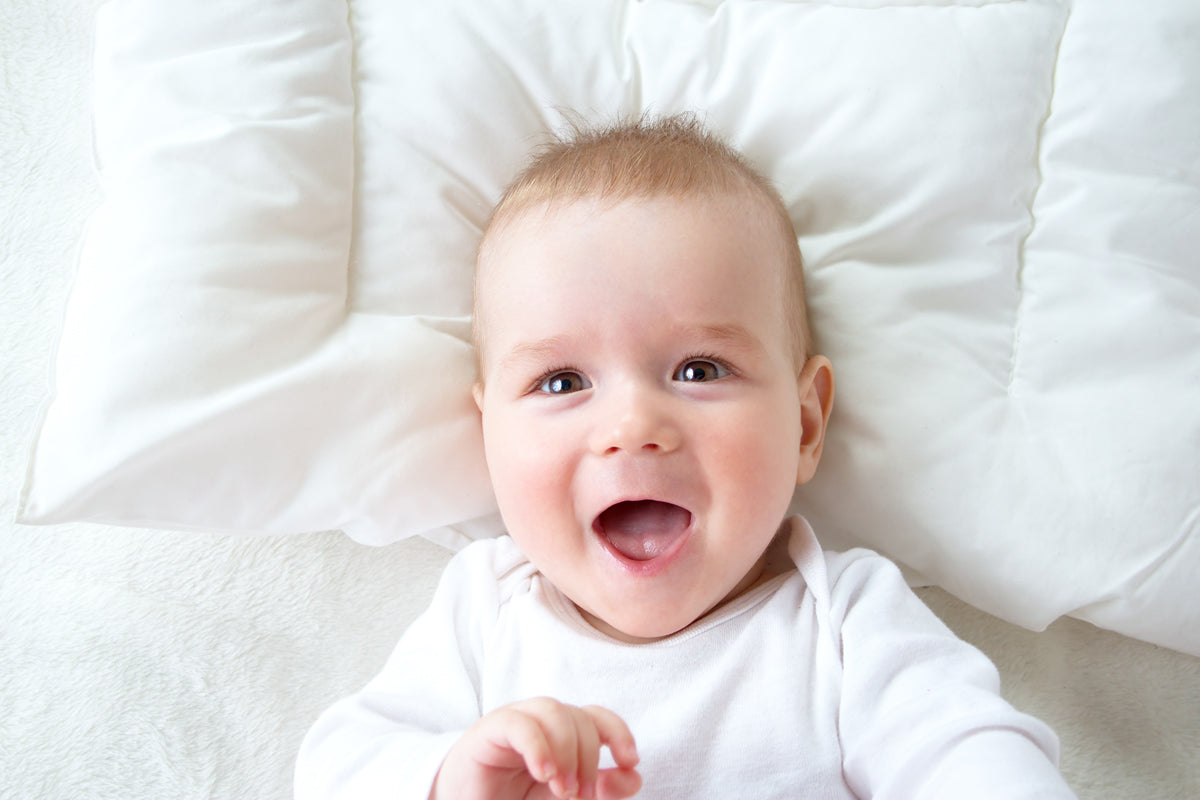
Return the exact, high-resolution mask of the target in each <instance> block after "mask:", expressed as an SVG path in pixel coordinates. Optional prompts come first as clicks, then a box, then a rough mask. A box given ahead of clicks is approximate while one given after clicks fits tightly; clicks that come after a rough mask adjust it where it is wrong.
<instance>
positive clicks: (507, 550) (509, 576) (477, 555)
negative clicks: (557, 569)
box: [442, 535, 536, 603]
mask: <svg viewBox="0 0 1200 800" xmlns="http://www.w3.org/2000/svg"><path fill="white" fill-rule="evenodd" d="M535 572H536V569H535V568H534V566H533V565H532V564H531V563H530V562H529V559H528V558H526V556H525V554H524V553H522V552H521V550H520V549H519V548H518V547H517V545H516V542H514V541H513V540H512V537H510V536H507V535H505V536H497V537H495V538H489V539H480V540H478V541H475V542H472V543H471V544H469V545H467V546H466V547H464V548H463V549H462V550H460V551H459V552H458V553H457V554H455V556H454V558H452V559H450V563H449V564H447V566H446V572H445V574H444V575H443V577H442V580H443V582H444V583H447V582H448V583H451V584H454V585H456V586H458V587H460V589H461V590H465V591H467V592H470V593H473V594H480V593H486V594H494V596H495V600H496V601H497V602H498V603H503V602H505V601H506V600H508V599H509V598H510V597H511V596H512V594H513V593H514V592H517V591H520V590H521V589H522V588H523V587H524V586H527V585H528V583H529V580H530V578H531V577H532V576H533V574H534V573H535Z"/></svg>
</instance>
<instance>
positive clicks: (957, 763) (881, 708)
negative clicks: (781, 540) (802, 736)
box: [827, 550, 1075, 800]
mask: <svg viewBox="0 0 1200 800" xmlns="http://www.w3.org/2000/svg"><path fill="white" fill-rule="evenodd" d="M827 569H828V581H829V583H828V585H829V587H830V590H829V591H830V594H829V616H830V618H831V620H832V621H833V625H834V632H833V633H834V637H835V640H836V641H837V642H838V643H839V644H840V651H841V659H842V681H843V684H842V697H841V704H840V712H839V730H840V733H841V737H842V751H843V768H844V771H845V777H846V780H847V782H848V783H849V785H850V787H851V788H852V789H853V790H854V792H855V793H856V794H857V795H858V796H859V797H863V798H868V797H870V798H876V800H888V799H889V798H914V799H915V798H921V799H922V800H932V799H933V798H938V799H941V798H946V799H947V800H949V798H955V799H956V800H957V799H959V798H965V797H969V798H972V799H973V800H988V799H989V798H1004V799H1005V800H1023V799H1028V800H1033V798H1037V799H1038V800H1057V799H1058V798H1074V796H1075V795H1074V794H1073V793H1072V792H1071V790H1070V789H1069V788H1068V787H1067V785H1066V782H1065V781H1064V780H1063V779H1062V776H1061V775H1060V774H1059V771H1058V768H1057V761H1058V739H1057V737H1056V736H1055V735H1054V732H1053V731H1051V730H1050V729H1049V728H1048V727H1047V726H1046V725H1044V724H1043V723H1042V722H1040V721H1038V720H1037V719H1034V718H1033V717H1030V716H1027V715H1025V714H1022V713H1020V712H1018V711H1017V710H1016V709H1014V708H1013V707H1012V706H1011V705H1009V704H1008V703H1007V702H1006V701H1005V700H1004V699H1003V698H1002V697H1001V696H1000V680H999V675H998V673H997V672H996V669H995V667H994V666H993V665H992V663H991V662H990V661H989V660H988V659H987V658H986V657H985V656H984V655H983V654H982V653H981V652H979V651H978V650H976V649H975V648H974V647H972V646H971V645H969V644H967V643H966V642H963V641H962V640H961V639H959V638H958V637H956V636H955V635H954V634H953V633H952V632H951V631H950V629H949V628H947V627H946V626H945V625H944V624H943V623H942V622H941V620H939V619H938V618H937V616H936V615H934V613H933V612H932V611H930V610H929V609H928V608H927V607H926V606H925V604H924V603H922V602H921V600H920V599H919V598H918V597H917V596H916V595H915V594H914V593H913V592H912V590H911V589H909V587H908V586H907V584H906V583H905V582H904V579H903V578H902V577H901V575H900V571H899V569H897V568H896V566H895V565H893V564H892V563H891V562H890V561H888V560H886V559H884V558H882V557H880V556H878V555H876V554H874V553H869V552H867V551H861V550H860V551H852V552H850V553H845V554H842V555H839V556H832V557H830V559H829V562H828V567H827Z"/></svg>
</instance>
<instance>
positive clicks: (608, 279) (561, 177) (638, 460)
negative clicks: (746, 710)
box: [475, 118, 833, 640]
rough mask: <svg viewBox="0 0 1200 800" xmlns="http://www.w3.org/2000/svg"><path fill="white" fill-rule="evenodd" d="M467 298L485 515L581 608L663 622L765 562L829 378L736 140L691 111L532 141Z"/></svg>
mask: <svg viewBox="0 0 1200 800" xmlns="http://www.w3.org/2000/svg"><path fill="white" fill-rule="evenodd" d="M475 311H476V317H475V323H476V328H475V330H476V334H475V337H476V344H477V352H478V357H479V381H478V384H477V385H476V389H475V397H476V401H477V402H478V404H479V407H480V410H481V412H482V416H483V429H484V445H485V450H486V454H487V460H488V467H489V470H490V472H491V476H492V482H493V486H494V488H495V491H496V497H497V500H498V502H499V505H500V510H501V513H502V515H503V517H504V520H505V523H506V525H507V527H508V530H509V533H510V534H511V535H512V536H513V538H514V540H515V541H516V542H517V544H518V545H520V546H521V548H522V549H523V551H524V552H525V554H526V555H527V556H528V557H529V558H530V560H531V561H532V562H533V563H534V564H535V565H536V566H537V567H538V569H539V570H540V571H541V572H542V573H543V574H544V575H545V576H546V577H547V578H548V579H549V580H550V581H551V582H552V583H554V584H555V585H556V586H557V587H558V588H559V589H560V590H561V591H562V592H563V593H564V594H565V595H567V597H569V598H570V599H571V600H572V602H574V603H575V605H576V606H577V607H578V609H579V610H580V612H581V613H582V615H583V617H584V619H586V620H587V621H588V622H589V623H591V624H592V625H593V626H594V627H596V628H598V629H600V630H603V631H605V632H608V633H610V634H613V635H616V636H620V637H623V638H628V639H637V640H641V639H653V638H659V637H662V636H666V635H669V634H671V633H674V632H676V631H678V630H681V629H682V628H684V627H686V626H687V625H689V624H690V623H692V622H693V621H695V620H697V619H699V618H700V617H702V616H704V615H705V614H706V613H707V612H708V611H710V610H712V609H713V608H715V607H716V606H718V605H720V604H722V603H723V602H725V601H727V600H729V599H731V598H733V597H736V596H737V595H739V594H741V593H743V592H745V591H746V590H747V589H748V588H749V587H751V586H752V585H754V584H755V583H756V582H757V581H758V580H760V579H761V577H762V576H763V564H764V554H765V551H766V549H767V546H768V545H769V544H770V542H771V540H772V539H773V538H774V536H775V534H776V532H777V531H778V529H779V526H780V524H781V523H782V521H783V518H784V516H785V514H786V511H787V506H788V503H789V501H790V498H791V494H792V489H793V488H794V486H795V484H796V483H797V482H804V481H806V480H808V479H809V478H810V477H811V476H812V474H813V472H814V471H815V469H816V465H817V461H818V460H819V458H820V454H821V447H822V443H823V436H824V430H825V423H826V421H827V419H828V415H829V410H830V406H831V403H832V396H833V376H832V370H831V367H830V365H829V362H828V361H827V360H826V359H824V358H823V357H821V356H812V355H810V353H809V348H810V347H811V338H810V336H809V334H808V329H807V324H806V322H805V314H804V295H803V282H802V278H801V273H800V253H799V250H798V247H797V244H796V237H795V234H794V232H793V231H792V227H791V222H790V220H789V218H788V215H787V212H786V210H785V208H784V206H783V203H782V201H781V200H780V199H779V197H778V195H777V194H776V193H775V191H774V189H772V188H771V186H770V185H769V184H768V183H767V182H766V181H765V180H763V179H762V178H761V177H759V176H758V175H757V174H756V173H755V172H754V171H753V170H752V169H751V168H750V167H749V166H748V165H747V163H746V162H745V160H744V159H743V158H742V157H741V156H740V155H738V154H737V153H736V152H734V151H733V150H731V149H730V148H728V147H727V146H726V145H724V144H723V143H722V142H720V141H719V140H718V139H716V138H714V137H712V136H710V135H708V134H707V133H705V132H704V131H703V130H702V129H701V128H700V126H699V125H698V124H696V123H695V122H694V121H692V120H690V119H686V118H670V119H666V120H659V121H645V120H643V121H639V122H636V123H629V124H620V125H616V126H614V127H611V128H607V129H602V130H590V129H589V130H577V131H576V132H575V134H574V136H573V137H571V138H570V139H567V140H564V141H560V142H558V143H556V144H554V145H552V146H550V147H548V148H546V149H545V150H544V151H543V152H541V153H540V154H539V155H538V156H537V157H536V158H535V159H534V161H533V162H532V164H531V165H530V166H529V167H528V168H527V169H526V170H525V171H524V172H523V173H521V175H520V176H519V177H518V178H517V180H516V181H515V182H514V183H513V184H512V186H511V187H510V188H509V190H508V191H507V192H506V193H505V195H504V197H503V199H502V200H501V202H500V204H499V205H498V206H497V208H496V211H495V212H494V214H493V216H492V220H491V222H490V224H489V226H488V228H487V230H486V231H485V234H484V237H483V242H482V244H481V246H480V250H479V258H478V264H477V271H476V297H475Z"/></svg>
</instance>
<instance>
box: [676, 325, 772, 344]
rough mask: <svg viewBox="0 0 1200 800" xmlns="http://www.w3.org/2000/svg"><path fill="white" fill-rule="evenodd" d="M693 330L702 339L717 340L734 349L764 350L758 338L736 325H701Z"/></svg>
mask: <svg viewBox="0 0 1200 800" xmlns="http://www.w3.org/2000/svg"><path fill="white" fill-rule="evenodd" d="M691 330H692V332H694V333H696V334H698V335H699V337H700V338H702V339H708V340H715V341H717V342H720V343H722V344H725V345H729V346H733V347H740V348H745V349H752V350H760V349H762V343H761V342H760V341H759V340H758V337H757V336H755V335H754V334H752V333H751V332H750V331H748V330H747V329H746V328H745V327H743V326H742V325H738V324H736V323H732V324H729V325H700V326H698V327H696V328H694V329H691Z"/></svg>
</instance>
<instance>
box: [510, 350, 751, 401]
mask: <svg viewBox="0 0 1200 800" xmlns="http://www.w3.org/2000/svg"><path fill="white" fill-rule="evenodd" d="M692 361H708V362H710V363H712V364H716V365H717V366H718V367H720V368H721V369H722V370H724V371H725V372H726V373H727V374H728V375H737V374H738V373H737V370H735V369H734V368H733V367H732V366H731V365H730V364H729V362H728V361H726V360H725V359H723V358H721V357H720V356H717V355H714V354H712V353H708V352H697V353H691V354H689V355H687V356H685V357H684V358H682V359H680V361H679V364H678V365H677V366H676V367H675V369H674V370H673V371H672V372H671V375H672V377H673V376H674V375H675V373H676V372H678V371H679V370H680V368H682V367H684V366H686V365H687V364H689V363H691V362H692ZM568 372H569V373H574V374H576V375H578V376H580V377H581V378H583V379H584V380H585V381H586V380H587V378H584V377H583V373H582V372H580V371H579V370H577V369H575V368H574V367H571V366H567V365H562V366H557V367H553V368H551V369H548V370H546V371H545V372H543V373H541V374H540V375H538V377H537V378H535V379H534V380H533V382H532V383H531V384H530V386H529V392H528V393H529V394H536V393H538V392H539V391H540V390H541V388H542V386H543V385H544V384H545V383H546V381H548V380H550V379H551V378H553V377H554V376H555V375H560V374H563V373H568Z"/></svg>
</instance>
